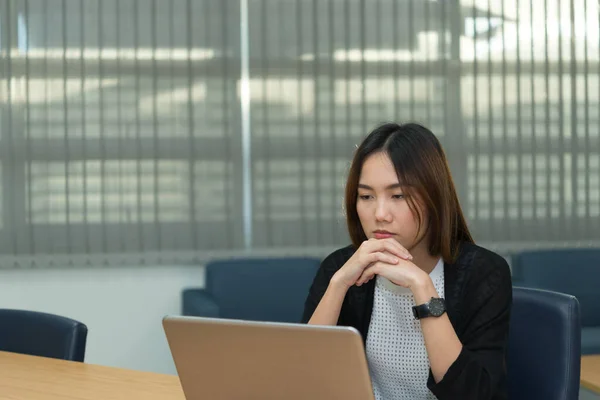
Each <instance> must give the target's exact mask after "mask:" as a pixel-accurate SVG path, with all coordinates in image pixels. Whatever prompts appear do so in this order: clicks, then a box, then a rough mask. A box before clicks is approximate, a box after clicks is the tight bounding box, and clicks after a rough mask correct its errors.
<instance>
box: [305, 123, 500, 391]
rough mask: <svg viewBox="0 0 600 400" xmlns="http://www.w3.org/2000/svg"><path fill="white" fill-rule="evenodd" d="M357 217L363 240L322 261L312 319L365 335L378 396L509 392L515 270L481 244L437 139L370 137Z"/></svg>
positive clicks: (395, 131) (356, 170)
mask: <svg viewBox="0 0 600 400" xmlns="http://www.w3.org/2000/svg"><path fill="white" fill-rule="evenodd" d="M346 214H347V216H346V219H347V224H348V231H349V234H350V238H351V239H352V245H351V246H348V247H345V248H342V249H339V250H337V251H335V252H333V253H332V254H331V255H329V256H328V257H327V258H326V259H325V260H324V261H323V263H322V264H321V267H320V269H319V271H318V273H317V275H316V277H315V279H314V282H313V284H312V286H311V288H310V292H309V295H308V298H307V300H306V305H305V310H304V316H303V319H304V322H308V323H309V324H318V325H336V324H337V325H344V326H353V327H355V328H356V329H357V330H358V331H359V332H360V333H361V334H362V337H363V340H364V342H365V346H366V355H367V360H368V362H369V370H370V374H371V381H372V384H373V390H374V393H375V397H376V399H385V400H391V399H410V400H415V399H435V398H438V399H442V400H443V399H477V400H483V399H506V398H507V387H506V365H505V354H506V348H507V342H508V327H509V316H510V307H511V302H512V283H511V278H510V270H509V267H508V265H507V263H506V261H505V260H504V259H503V258H502V257H500V256H499V255H497V254H495V253H493V252H491V251H489V250H486V249H484V248H482V247H479V246H476V245H475V244H474V242H473V239H472V237H471V233H470V232H469V229H468V227H467V224H466V222H465V218H464V216H463V212H462V210H461V207H460V204H459V201H458V197H457V195H456V190H455V188H454V183H453V181H452V177H451V175H450V170H449V168H448V164H447V162H446V157H445V155H444V152H443V150H442V147H441V145H440V143H439V141H438V140H437V138H436V137H435V135H434V134H433V133H432V132H431V131H429V130H428V129H426V128H424V127H423V126H420V125H417V124H405V125H398V124H385V125H382V126H380V127H378V128H377V129H375V130H374V131H373V132H371V134H369V135H368V136H367V138H366V139H365V140H364V141H363V142H362V144H361V145H360V146H359V147H358V149H357V151H356V154H355V156H354V160H353V161H352V166H351V167H350V172H349V176H348V182H347V185H346Z"/></svg>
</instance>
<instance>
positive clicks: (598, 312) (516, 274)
mask: <svg viewBox="0 0 600 400" xmlns="http://www.w3.org/2000/svg"><path fill="white" fill-rule="evenodd" d="M512 275H513V282H514V284H515V285H516V286H523V287H531V288H537V289H545V290H551V291H555V292H560V293H567V294H570V295H573V296H575V297H577V300H579V304H580V305H581V324H582V325H583V326H584V327H589V326H600V291H599V290H598V287H600V249H556V250H536V251H526V252H522V253H520V254H515V255H514V256H513V257H512Z"/></svg>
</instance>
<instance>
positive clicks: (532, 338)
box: [507, 287, 581, 400]
mask: <svg viewBox="0 0 600 400" xmlns="http://www.w3.org/2000/svg"><path fill="white" fill-rule="evenodd" d="M580 358H581V316H580V313H579V302H578V301H577V299H576V298H575V297H573V296H571V295H567V294H563V293H557V292H551V291H546V290H539V289H530V288H520V287H514V288H513V305H512V310H511V320H510V333H509V344H508V364H507V368H508V389H509V390H508V394H509V396H508V398H509V399H511V400H526V399H527V400H530V399H544V400H577V399H578V397H579V379H580V368H581V365H580Z"/></svg>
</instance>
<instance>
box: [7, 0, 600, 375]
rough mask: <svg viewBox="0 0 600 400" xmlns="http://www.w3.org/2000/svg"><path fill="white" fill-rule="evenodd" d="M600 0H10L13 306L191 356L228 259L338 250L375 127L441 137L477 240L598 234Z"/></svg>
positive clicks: (142, 350) (93, 332) (148, 356)
mask: <svg viewBox="0 0 600 400" xmlns="http://www.w3.org/2000/svg"><path fill="white" fill-rule="evenodd" d="M599 12H600V10H599V6H598V2H597V1H591V0H570V1H561V0H528V1H518V0H494V1H491V0H486V1H477V0H446V1H434V0H431V1H430V0H369V1H366V0H362V1H359V0H241V1H240V0H235V1H233V0H169V1H167V0H0V188H1V193H0V307H8V308H10V307H13V308H29V309H35V310H41V311H47V312H55V313H59V314H63V315H68V316H70V317H72V318H76V319H79V320H82V321H83V322H85V323H86V324H87V325H88V327H89V329H90V334H89V338H88V346H87V354H86V361H87V362H90V363H98V364H104V365H112V366H118V367H125V368H133V369H142V370H149V371H156V372H166V373H174V371H175V370H174V366H173V364H172V361H171V356H170V354H169V351H168V347H167V344H166V340H165V339H164V334H163V332H162V328H161V327H160V319H161V317H162V316H163V315H165V314H173V313H179V311H180V296H181V290H182V288H184V287H187V286H200V287H201V286H202V285H203V284H204V270H203V268H202V266H203V265H204V264H205V263H206V262H207V261H209V260H211V259H215V258H222V257H242V256H291V255H308V256H313V257H323V256H325V255H327V254H328V253H329V252H331V251H332V250H334V249H335V248H338V247H341V246H344V245H346V244H348V243H349V239H348V236H347V233H346V228H345V221H344V210H343V189H344V184H345V178H346V172H347V169H348V167H349V163H350V160H351V157H352V154H353V151H354V149H355V147H356V145H357V144H358V143H359V142H360V141H361V139H362V138H363V137H364V136H365V135H366V134H367V133H368V132H369V131H370V130H371V129H372V128H373V127H375V126H376V125H377V124H379V123H381V122H385V121H398V122H407V121H417V122H420V123H422V124H424V125H425V126H427V127H429V128H431V129H432V130H433V132H434V133H435V134H436V135H437V136H438V137H439V138H440V140H441V141H442V144H443V146H444V148H445V151H446V153H447V156H448V158H449V162H450V165H451V169H452V173H453V176H454V178H455V181H456V184H457V187H458V190H459V195H460V198H461V201H462V205H463V208H464V211H465V213H466V216H467V218H468V222H469V224H470V226H471V228H472V231H473V233H474V236H475V239H476V241H477V242H478V243H480V244H482V245H484V246H486V247H488V248H490V249H493V250H495V251H497V252H499V253H500V254H502V255H504V256H505V257H507V259H509V260H510V257H511V254H513V253H515V252H518V251H521V250H524V249H546V248H578V247H594V246H598V245H599V243H600V137H599V136H600V133H599V132H600V130H599V127H600V102H599V101H600V78H599V71H600V70H599V67H600V65H599V63H600V46H599V42H600V37H599V32H600V26H599V19H600V14H599Z"/></svg>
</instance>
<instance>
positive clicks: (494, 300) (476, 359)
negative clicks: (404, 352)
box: [427, 259, 512, 400]
mask: <svg viewBox="0 0 600 400" xmlns="http://www.w3.org/2000/svg"><path fill="white" fill-rule="evenodd" d="M470 286H473V287H472V288H471V289H470V290H469V292H470V293H472V295H471V294H470V295H467V296H465V297H464V298H463V301H464V302H465V305H464V307H465V309H467V310H468V312H467V315H465V317H466V319H467V322H466V325H465V328H464V331H463V332H464V333H463V334H462V335H461V342H462V345H463V348H462V351H461V353H460V354H459V356H458V358H457V359H456V361H455V362H454V363H453V364H452V365H451V366H450V368H449V369H448V371H447V372H446V374H445V375H444V377H443V378H442V380H441V381H440V382H438V383H436V382H435V380H434V378H433V375H432V374H431V371H430V373H429V379H428V382H427V386H428V388H429V389H430V390H431V392H432V393H433V394H434V395H435V396H436V397H437V398H438V399H440V400H445V399H477V400H486V399H504V398H506V393H505V391H506V364H505V359H506V358H505V356H506V348H507V344H508V331H509V320H510V309H511V306H512V282H511V276H510V269H509V267H508V264H506V261H504V259H502V260H501V261H500V262H498V263H496V265H495V268H493V271H492V272H491V273H490V274H489V275H488V276H487V277H485V279H483V280H479V282H474V283H473V284H472V285H470ZM457 333H458V332H457Z"/></svg>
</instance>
